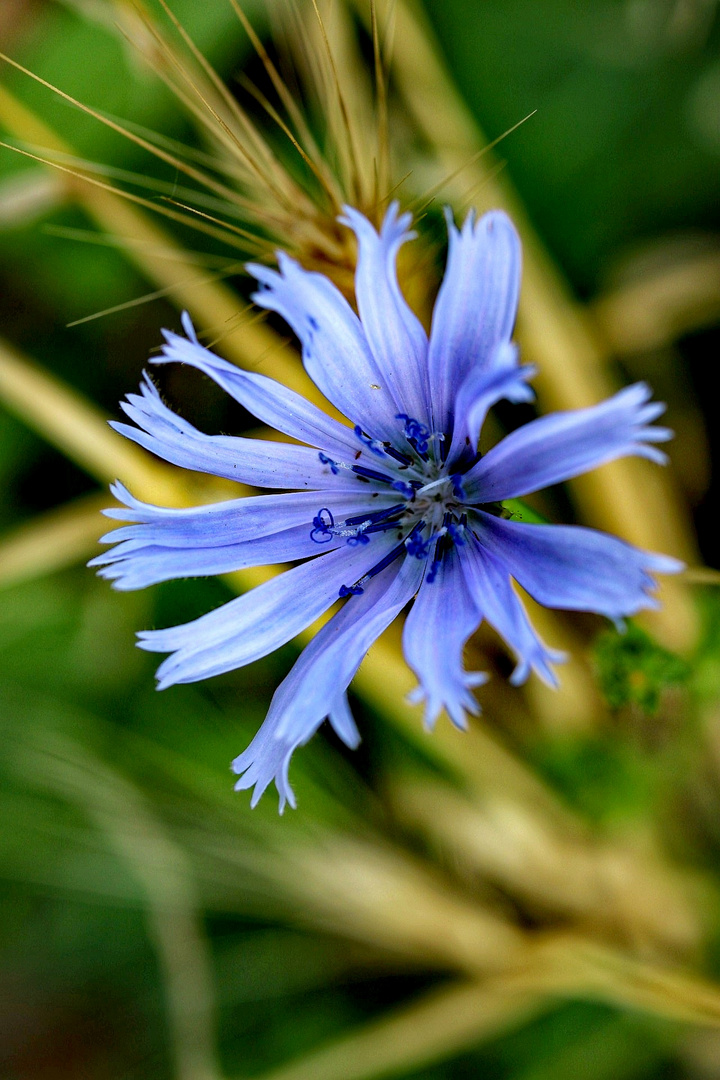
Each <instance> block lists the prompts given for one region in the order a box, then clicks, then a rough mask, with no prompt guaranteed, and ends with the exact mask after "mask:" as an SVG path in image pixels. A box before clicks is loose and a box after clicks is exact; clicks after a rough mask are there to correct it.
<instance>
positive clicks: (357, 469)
mask: <svg viewBox="0 0 720 1080" xmlns="http://www.w3.org/2000/svg"><path fill="white" fill-rule="evenodd" d="M350 467H351V469H352V471H353V472H354V473H357V474H358V476H364V477H365V478H366V479H367V480H379V481H380V483H381V484H390V483H391V482H392V479H391V477H389V476H385V474H384V473H381V472H376V471H375V469H366V468H365V466H364V465H351V466H350Z"/></svg>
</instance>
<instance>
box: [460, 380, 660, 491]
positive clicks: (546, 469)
mask: <svg viewBox="0 0 720 1080" xmlns="http://www.w3.org/2000/svg"><path fill="white" fill-rule="evenodd" d="M651 394H652V391H651V390H650V387H649V386H647V384H646V383H635V385H634V386H628V387H626V388H625V389H624V390H621V391H620V392H619V393H618V394H615V395H614V396H613V397H611V398H608V400H607V401H603V402H602V403H601V404H600V405H593V406H592V407H591V408H589V409H573V410H571V411H568V412H559V413H552V414H551V415H550V416H542V417H540V419H538V420H533V421H532V422H531V423H530V424H525V426H524V427H521V428H518V430H517V431H513V432H512V434H511V435H508V436H507V437H506V438H504V439H503V440H502V442H499V443H498V444H497V446H494V447H493V448H492V450H489V451H488V453H487V454H486V455H485V457H484V458H483V459H482V461H479V462H478V464H477V465H476V466H475V468H474V469H472V470H471V471H470V472H469V473H468V475H467V478H466V481H465V488H466V490H467V492H468V493H469V494H470V496H471V497H472V499H473V501H475V502H479V503H487V502H499V501H501V500H502V499H514V498H516V497H517V496H519V495H528V494H530V492H533V491H539V490H540V489H541V488H545V487H549V486H550V485H551V484H559V483H561V482H562V481H563V480H570V479H571V478H572V477H573V476H579V475H580V474H581V473H585V472H588V471H589V470H590V469H596V468H597V467H598V466H599V465H605V464H606V463H607V462H609V461H614V460H615V459H616V458H620V457H632V456H635V457H645V458H649V459H650V460H651V461H656V462H658V464H661V465H662V464H663V463H664V462H665V461H667V458H666V456H665V454H663V453H662V451H660V450H658V449H657V447H656V446H654V445H653V444H654V443H657V442H665V441H666V440H667V439H670V438H671V437H672V432H671V431H669V430H668V429H667V428H663V427H651V426H650V424H651V423H652V421H653V420H656V419H657V417H658V416H660V414H661V413H663V412H664V411H665V406H664V405H663V404H662V403H661V402H657V401H656V402H650V396H651Z"/></svg>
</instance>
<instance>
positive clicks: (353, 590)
mask: <svg viewBox="0 0 720 1080" xmlns="http://www.w3.org/2000/svg"><path fill="white" fill-rule="evenodd" d="M363 592H364V590H363V589H362V588H361V587H360V585H341V586H340V591H339V592H338V596H339V597H341V598H342V597H345V596H362V594H363Z"/></svg>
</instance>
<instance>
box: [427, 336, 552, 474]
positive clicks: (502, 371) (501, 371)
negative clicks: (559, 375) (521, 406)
mask: <svg viewBox="0 0 720 1080" xmlns="http://www.w3.org/2000/svg"><path fill="white" fill-rule="evenodd" d="M517 355H518V353H517V347H516V346H515V345H513V344H512V343H510V342H505V343H504V344H502V345H499V346H498V348H497V350H496V353H495V357H494V358H493V362H492V365H491V366H490V367H489V368H482V367H477V368H473V370H472V371H470V372H469V374H468V375H467V377H466V379H465V382H464V383H463V384H462V386H461V387H460V389H459V390H458V393H457V397H456V399H455V423H454V427H453V438H452V443H451V446H450V452H449V453H448V456H447V460H448V463H449V465H450V467H452V463H453V461H455V460H456V459H457V458H459V457H460V456H461V455H462V454H463V453H465V452H467V451H470V452H471V453H472V454H474V453H475V451H476V450H477V445H478V441H479V439H480V431H481V430H482V426H483V424H484V423H485V418H486V416H487V414H488V411H489V410H490V409H491V408H492V406H493V405H496V404H497V402H498V401H502V400H503V399H505V400H506V401H513V402H516V403H517V402H520V401H532V400H533V398H534V397H535V395H534V393H533V391H532V389H531V388H530V387H529V386H528V385H527V380H528V379H530V378H532V376H533V375H535V374H536V369H535V368H534V367H531V366H529V365H528V366H525V367H522V368H521V367H518V364H517Z"/></svg>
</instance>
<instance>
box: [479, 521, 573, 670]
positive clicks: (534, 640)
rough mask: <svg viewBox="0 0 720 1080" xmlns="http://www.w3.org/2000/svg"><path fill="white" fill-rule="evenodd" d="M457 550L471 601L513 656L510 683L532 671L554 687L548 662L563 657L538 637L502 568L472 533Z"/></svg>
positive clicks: (505, 571)
mask: <svg viewBox="0 0 720 1080" xmlns="http://www.w3.org/2000/svg"><path fill="white" fill-rule="evenodd" d="M459 553H460V561H461V564H462V568H463V572H464V574H465V579H466V581H467V584H468V588H469V590H470V592H471V594H472V597H473V600H474V601H475V603H476V604H477V606H478V608H479V609H480V611H482V613H483V615H484V617H485V618H486V619H487V621H488V622H489V623H490V625H491V626H492V627H493V628H494V629H495V630H496V631H497V632H498V634H499V635H500V637H501V638H503V639H504V640H505V642H506V643H507V644H508V645H509V646H510V648H511V650H512V651H513V653H514V654H515V657H516V659H517V667H516V668H515V671H514V672H513V674H512V676H511V678H510V682H511V683H512V684H513V685H514V686H518V685H519V684H520V683H523V682H525V680H526V679H527V678H528V676H529V674H530V672H531V671H534V672H535V673H536V675H539V677H540V678H541V679H542V681H543V682H544V683H547V684H548V686H557V685H558V680H557V676H556V675H555V672H554V671H553V670H552V668H551V666H550V665H551V664H560V663H562V662H563V661H564V660H565V659H566V656H565V654H564V653H561V652H558V651H557V650H555V649H549V648H548V647H547V646H546V645H545V644H544V643H543V642H542V641H541V640H540V638H539V637H538V635H537V633H536V632H535V630H534V629H533V627H532V625H531V623H530V620H529V619H528V617H527V612H526V611H525V607H524V605H523V604H522V602H521V600H520V598H519V596H518V595H517V593H516V592H515V590H514V589H513V587H512V584H511V582H510V574H509V572H508V570H507V569H506V567H505V566H504V565H503V564H502V563H501V562H500V560H499V559H497V558H496V556H495V555H494V554H491V553H490V551H488V550H487V549H486V548H484V547H483V546H482V544H480V543H478V542H477V541H476V540H475V539H474V537H472V536H470V537H468V541H467V543H465V544H464V545H463V546H462V547H461V548H460V549H459Z"/></svg>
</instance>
